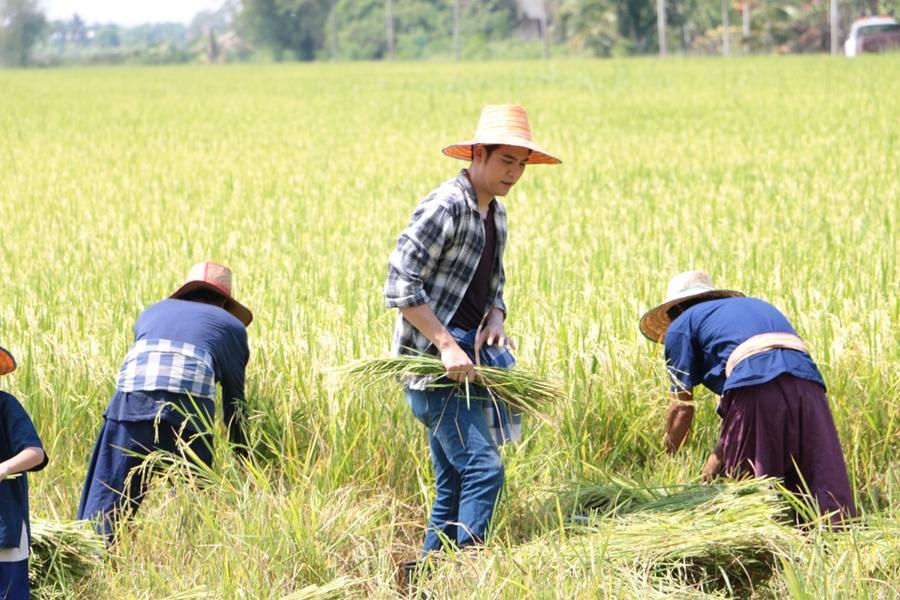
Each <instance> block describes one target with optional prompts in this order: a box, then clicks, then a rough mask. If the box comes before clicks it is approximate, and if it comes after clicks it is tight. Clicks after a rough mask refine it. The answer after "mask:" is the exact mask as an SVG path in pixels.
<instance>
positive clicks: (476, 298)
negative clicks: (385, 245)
mask: <svg viewBox="0 0 900 600" xmlns="http://www.w3.org/2000/svg"><path fill="white" fill-rule="evenodd" d="M443 152H444V154H445V155H447V156H450V157H453V158H458V159H461V160H465V161H469V163H470V165H469V168H468V169H463V170H462V171H461V172H460V173H459V175H457V176H456V177H455V178H454V179H451V180H450V181H447V182H446V183H444V184H443V185H441V186H440V187H439V188H437V189H436V190H434V191H433V192H431V193H430V194H429V195H428V196H426V197H425V199H423V200H422V201H421V203H419V206H418V207H417V208H416V210H415V212H414V213H413V216H412V219H411V220H410V222H409V225H408V226H407V228H406V229H405V230H404V231H403V233H402V234H401V235H400V238H399V240H398V241H397V246H396V248H395V250H394V251H393V253H391V256H390V259H389V267H388V278H387V283H386V284H385V300H386V304H387V306H389V307H394V308H398V309H399V314H398V315H397V322H396V326H395V328H394V338H393V351H394V353H396V354H415V353H421V352H429V353H432V354H437V355H440V358H441V360H442V362H443V364H444V367H445V368H446V370H447V374H446V378H448V379H450V380H452V382H464V381H468V382H469V383H470V384H472V385H470V386H469V392H470V396H469V397H468V398H467V397H466V395H465V393H464V392H462V391H461V386H452V385H450V386H448V385H447V383H448V382H447V379H444V378H442V379H443V382H441V381H437V382H435V381H431V380H429V379H427V378H418V379H414V380H410V381H407V382H406V396H407V400H408V402H409V405H410V407H411V409H412V412H413V414H414V415H415V417H416V418H417V419H418V420H419V421H421V422H422V424H423V425H425V427H427V428H428V443H429V446H430V449H431V461H432V464H433V465H434V470H435V479H436V486H437V493H436V495H435V499H434V505H433V508H432V510H431V518H430V521H429V524H428V529H427V532H426V535H425V543H424V547H423V550H422V554H423V555H424V554H427V553H428V552H430V551H433V550H440V549H441V548H442V546H443V544H444V543H445V542H447V543H449V544H451V545H455V546H459V547H462V546H467V545H470V544H479V543H482V542H483V541H484V538H485V535H486V532H487V529H488V526H489V524H490V521H491V517H492V515H493V512H494V505H495V503H496V501H497V497H498V495H499V493H500V488H501V487H502V486H503V466H502V465H501V462H500V454H499V452H498V450H497V443H498V441H500V442H502V441H504V440H505V439H508V437H510V436H511V435H513V434H514V431H513V430H511V428H510V423H509V419H508V418H504V415H499V414H498V413H495V412H493V406H492V405H491V404H490V403H489V402H486V400H488V394H487V392H486V390H485V389H484V388H483V387H481V386H478V385H475V381H476V380H475V365H474V363H475V361H476V356H478V357H479V359H480V360H481V361H482V362H483V363H484V364H485V365H487V366H494V367H500V368H509V367H511V366H512V364H513V362H514V359H513V357H512V355H511V354H510V353H509V350H508V348H510V347H512V343H511V342H510V340H509V338H508V337H507V336H506V332H505V330H504V327H503V322H504V319H505V318H506V305H505V304H504V302H503V285H504V281H505V276H504V270H503V250H504V247H505V244H506V235H507V228H506V210H505V209H504V207H503V205H502V204H501V203H500V201H499V200H498V199H497V197H498V196H506V194H507V193H509V191H510V189H512V187H513V186H514V185H515V184H516V182H517V181H518V180H519V177H521V176H522V173H523V172H524V171H525V165H528V164H537V163H543V164H556V163H559V159H557V158H555V157H553V156H550V155H549V154H547V153H546V152H544V151H543V150H542V149H541V148H540V146H538V145H537V144H535V143H534V142H532V141H531V132H530V130H529V126H528V118H527V115H526V113H525V109H524V108H522V107H521V106H514V105H499V106H487V107H485V108H484V110H483V112H482V114H481V120H480V121H479V124H478V129H477V131H476V133H475V137H474V138H473V139H471V140H469V141H466V142H462V143H460V144H454V145H452V146H448V147H446V148H444V151H443ZM452 382H451V383H452ZM441 383H443V384H444V385H443V386H442V385H441ZM468 400H471V402H469V401H468ZM494 406H496V405H494ZM498 410H499V407H498ZM486 411H487V413H488V414H490V415H492V418H491V419H490V421H489V420H488V417H487V415H486ZM493 417H497V418H496V419H495V418H493ZM503 421H506V423H505V426H504V423H503ZM498 430H499V434H498V433H497V432H498ZM498 438H499V439H498ZM405 567H406V565H405Z"/></svg>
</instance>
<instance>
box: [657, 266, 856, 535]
mask: <svg viewBox="0 0 900 600" xmlns="http://www.w3.org/2000/svg"><path fill="white" fill-rule="evenodd" d="M640 329H641V332H642V333H643V334H644V335H645V336H646V337H647V338H649V339H650V340H651V341H654V342H662V343H663V344H664V345H665V357H666V367H667V369H668V373H669V376H670V378H671V380H672V386H671V389H670V396H671V403H670V405H669V408H668V411H667V426H666V431H667V447H668V451H669V453H670V454H674V453H675V452H676V451H677V450H678V448H679V447H681V445H682V443H683V442H684V440H685V438H686V437H687V435H688V433H689V431H690V429H691V424H692V422H693V419H694V405H693V388H694V387H696V386H697V385H700V384H701V383H702V384H703V385H705V386H706V387H707V388H709V389H710V390H712V391H713V392H715V393H716V394H718V395H719V396H721V399H720V402H719V406H718V407H717V409H716V412H717V413H718V414H719V416H720V417H721V418H722V429H721V433H720V437H719V440H718V442H717V443H716V446H715V449H714V451H713V453H712V454H711V455H710V457H709V459H708V461H707V463H706V465H705V466H704V469H703V474H702V478H703V480H704V481H711V480H712V479H714V478H715V477H716V476H718V475H719V474H720V473H722V472H724V473H725V474H726V475H727V476H729V477H734V478H739V477H746V476H755V477H764V476H769V477H777V478H780V479H782V480H783V484H784V486H785V488H786V489H787V490H789V491H790V492H792V493H794V494H796V495H798V496H800V497H805V498H806V499H807V500H813V501H814V503H815V505H816V506H817V509H818V510H819V511H821V513H822V514H830V515H831V521H832V523H834V524H840V523H841V522H842V521H843V520H845V519H848V518H852V517H855V516H856V507H855V505H854V502H853V495H852V492H851V489H850V482H849V478H848V476H847V467H846V464H845V462H844V454H843V452H842V450H841V445H840V441H839V440H838V434H837V430H836V429H835V426H834V420H833V418H832V415H831V410H830V409H829V407H828V399H827V397H826V389H825V381H824V379H823V378H822V374H821V373H820V372H819V369H818V367H817V366H816V363H815V362H814V361H813V359H812V357H811V356H810V353H809V350H808V348H807V346H806V344H805V343H804V342H803V340H801V339H800V338H799V337H798V336H797V332H796V331H795V330H794V328H793V327H792V326H791V324H790V323H789V322H788V320H787V318H786V317H785V316H784V315H783V314H782V313H781V312H780V311H779V310H778V309H776V308H775V307H774V306H772V305H771V304H769V303H767V302H765V301H763V300H760V299H757V298H748V297H745V296H744V294H742V293H741V292H737V291H734V290H724V289H719V288H716V287H715V286H714V285H713V282H712V280H711V279H710V277H709V275H707V274H706V273H704V272H702V271H687V272H684V273H680V274H678V275H676V276H675V277H674V278H672V280H671V281H670V282H669V286H668V290H667V293H666V301H665V302H663V303H662V304H660V305H659V306H656V307H655V308H653V309H651V310H650V311H648V312H647V313H646V314H644V316H643V317H641V321H640ZM807 491H808V492H809V494H811V495H812V498H809V497H808V495H807V493H806V492H807Z"/></svg>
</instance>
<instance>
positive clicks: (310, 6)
mask: <svg viewBox="0 0 900 600" xmlns="http://www.w3.org/2000/svg"><path fill="white" fill-rule="evenodd" d="M242 5H243V10H242V11H241V14H240V17H239V19H240V24H241V28H242V29H243V31H244V32H245V33H246V34H247V36H248V37H249V39H250V40H251V41H253V42H254V43H255V44H257V45H258V46H264V47H268V48H270V49H271V50H272V53H273V55H274V57H275V60H278V61H280V60H283V59H284V56H285V54H292V55H293V56H294V57H295V58H296V59H298V60H312V59H314V58H315V57H316V54H317V53H318V52H319V50H321V49H322V46H323V44H324V41H325V24H326V21H327V19H328V14H329V11H330V10H331V0H243V2H242Z"/></svg>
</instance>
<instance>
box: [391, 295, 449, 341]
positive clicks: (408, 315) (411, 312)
mask: <svg viewBox="0 0 900 600" xmlns="http://www.w3.org/2000/svg"><path fill="white" fill-rule="evenodd" d="M399 310H400V314H402V315H403V318H404V319H406V320H407V321H409V322H410V323H412V326H413V327H415V328H416V329H418V330H419V331H420V332H422V335H424V336H425V337H427V338H428V340H429V341H430V342H431V343H432V344H434V346H435V348H437V349H438V351H443V350H445V349H446V348H448V347H450V346H452V345H453V344H455V343H456V342H455V341H454V340H453V336H452V335H450V332H449V331H448V330H447V328H446V327H444V324H443V323H441V322H440V320H439V319H438V318H437V315H435V314H434V311H433V310H431V306H429V305H428V304H419V305H418V306H407V307H404V308H401V309H399Z"/></svg>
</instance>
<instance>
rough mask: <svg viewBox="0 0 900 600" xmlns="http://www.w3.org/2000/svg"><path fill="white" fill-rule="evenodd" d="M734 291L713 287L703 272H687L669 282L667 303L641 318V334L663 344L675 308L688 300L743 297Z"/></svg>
mask: <svg viewBox="0 0 900 600" xmlns="http://www.w3.org/2000/svg"><path fill="white" fill-rule="evenodd" d="M743 295H744V294H742V293H741V292H736V291H734V290H722V289H719V288H717V287H716V286H715V285H713V282H712V279H711V278H710V276H709V275H707V274H706V273H704V272H703V271H685V272H684V273H679V274H678V275H676V276H675V277H673V278H672V279H671V280H670V281H669V287H668V288H667V289H666V301H665V302H663V303H662V304H660V305H659V306H656V307H654V308H651V309H650V310H648V311H647V312H646V313H645V314H644V316H643V317H641V333H643V334H644V335H645V336H646V337H647V338H649V339H650V340H652V341H654V342H662V341H663V339H664V338H665V337H666V330H667V329H669V325H671V324H672V319H670V318H669V315H668V311H669V309H670V308H672V307H673V306H676V305H678V304H681V303H682V302H685V301H687V300H693V299H698V300H714V299H716V298H734V297H737V296H743Z"/></svg>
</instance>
